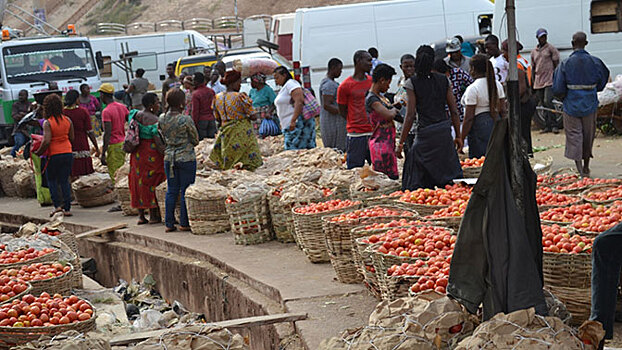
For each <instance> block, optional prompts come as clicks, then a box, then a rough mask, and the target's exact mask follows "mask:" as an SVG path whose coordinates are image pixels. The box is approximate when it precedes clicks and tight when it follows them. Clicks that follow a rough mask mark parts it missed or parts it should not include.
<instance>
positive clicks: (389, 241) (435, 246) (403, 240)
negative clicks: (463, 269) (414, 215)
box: [369, 226, 456, 258]
mask: <svg viewBox="0 0 622 350" xmlns="http://www.w3.org/2000/svg"><path fill="white" fill-rule="evenodd" d="M369 243H372V244H373V243H382V244H380V245H379V246H378V247H377V248H376V251H377V252H379V253H382V254H388V255H395V256H401V257H413V258H429V257H434V256H450V255H451V254H452V252H453V249H454V245H455V243H456V236H452V235H451V233H450V231H449V230H447V229H446V228H443V227H436V226H413V227H404V228H395V229H392V230H389V231H387V232H385V233H383V234H381V235H371V236H369Z"/></svg>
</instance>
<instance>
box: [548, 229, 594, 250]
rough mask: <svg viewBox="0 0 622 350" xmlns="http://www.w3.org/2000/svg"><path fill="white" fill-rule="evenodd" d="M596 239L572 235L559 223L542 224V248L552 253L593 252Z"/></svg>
mask: <svg viewBox="0 0 622 350" xmlns="http://www.w3.org/2000/svg"><path fill="white" fill-rule="evenodd" d="M593 243H594V239H593V238H590V237H586V236H581V235H572V236H571V235H570V233H568V229H567V228H566V227H563V226H559V225H550V226H549V225H542V250H544V251H545V252H550V253H565V254H580V253H587V254H590V253H592V244H593Z"/></svg>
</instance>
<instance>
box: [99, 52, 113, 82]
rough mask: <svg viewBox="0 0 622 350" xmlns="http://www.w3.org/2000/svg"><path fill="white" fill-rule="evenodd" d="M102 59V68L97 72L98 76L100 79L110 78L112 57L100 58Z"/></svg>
mask: <svg viewBox="0 0 622 350" xmlns="http://www.w3.org/2000/svg"><path fill="white" fill-rule="evenodd" d="M102 58H103V59H104V67H103V68H102V69H101V70H100V71H99V75H100V76H101V77H102V78H110V77H111V76H112V63H110V62H111V61H112V57H110V56H102Z"/></svg>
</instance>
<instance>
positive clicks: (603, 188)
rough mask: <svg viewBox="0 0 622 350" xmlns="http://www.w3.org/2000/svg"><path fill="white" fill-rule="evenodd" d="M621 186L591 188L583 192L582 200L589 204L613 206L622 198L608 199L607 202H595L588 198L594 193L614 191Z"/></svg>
mask: <svg viewBox="0 0 622 350" xmlns="http://www.w3.org/2000/svg"><path fill="white" fill-rule="evenodd" d="M618 187H619V186H614V185H602V186H594V187H592V188H589V189H587V190H585V191H583V192H581V198H582V199H583V200H584V201H586V202H587V203H591V204H595V205H607V204H611V203H613V202H615V201H618V200H622V198H613V199H607V200H605V201H595V200H592V199H589V198H588V195H589V194H590V193H592V192H606V191H607V190H613V189H616V188H618Z"/></svg>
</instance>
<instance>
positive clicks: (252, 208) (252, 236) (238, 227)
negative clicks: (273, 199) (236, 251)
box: [225, 194, 272, 245]
mask: <svg viewBox="0 0 622 350" xmlns="http://www.w3.org/2000/svg"><path fill="white" fill-rule="evenodd" d="M225 206H226V208H227V214H228V215H229V223H230V225H231V231H232V232H233V237H234V241H235V244H242V245H253V244H261V243H265V242H268V241H270V240H272V234H271V232H270V213H269V211H268V202H267V200H266V196H265V194H262V195H259V196H256V197H254V198H248V199H246V200H245V201H242V202H235V203H228V202H227V203H226V204H225Z"/></svg>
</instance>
